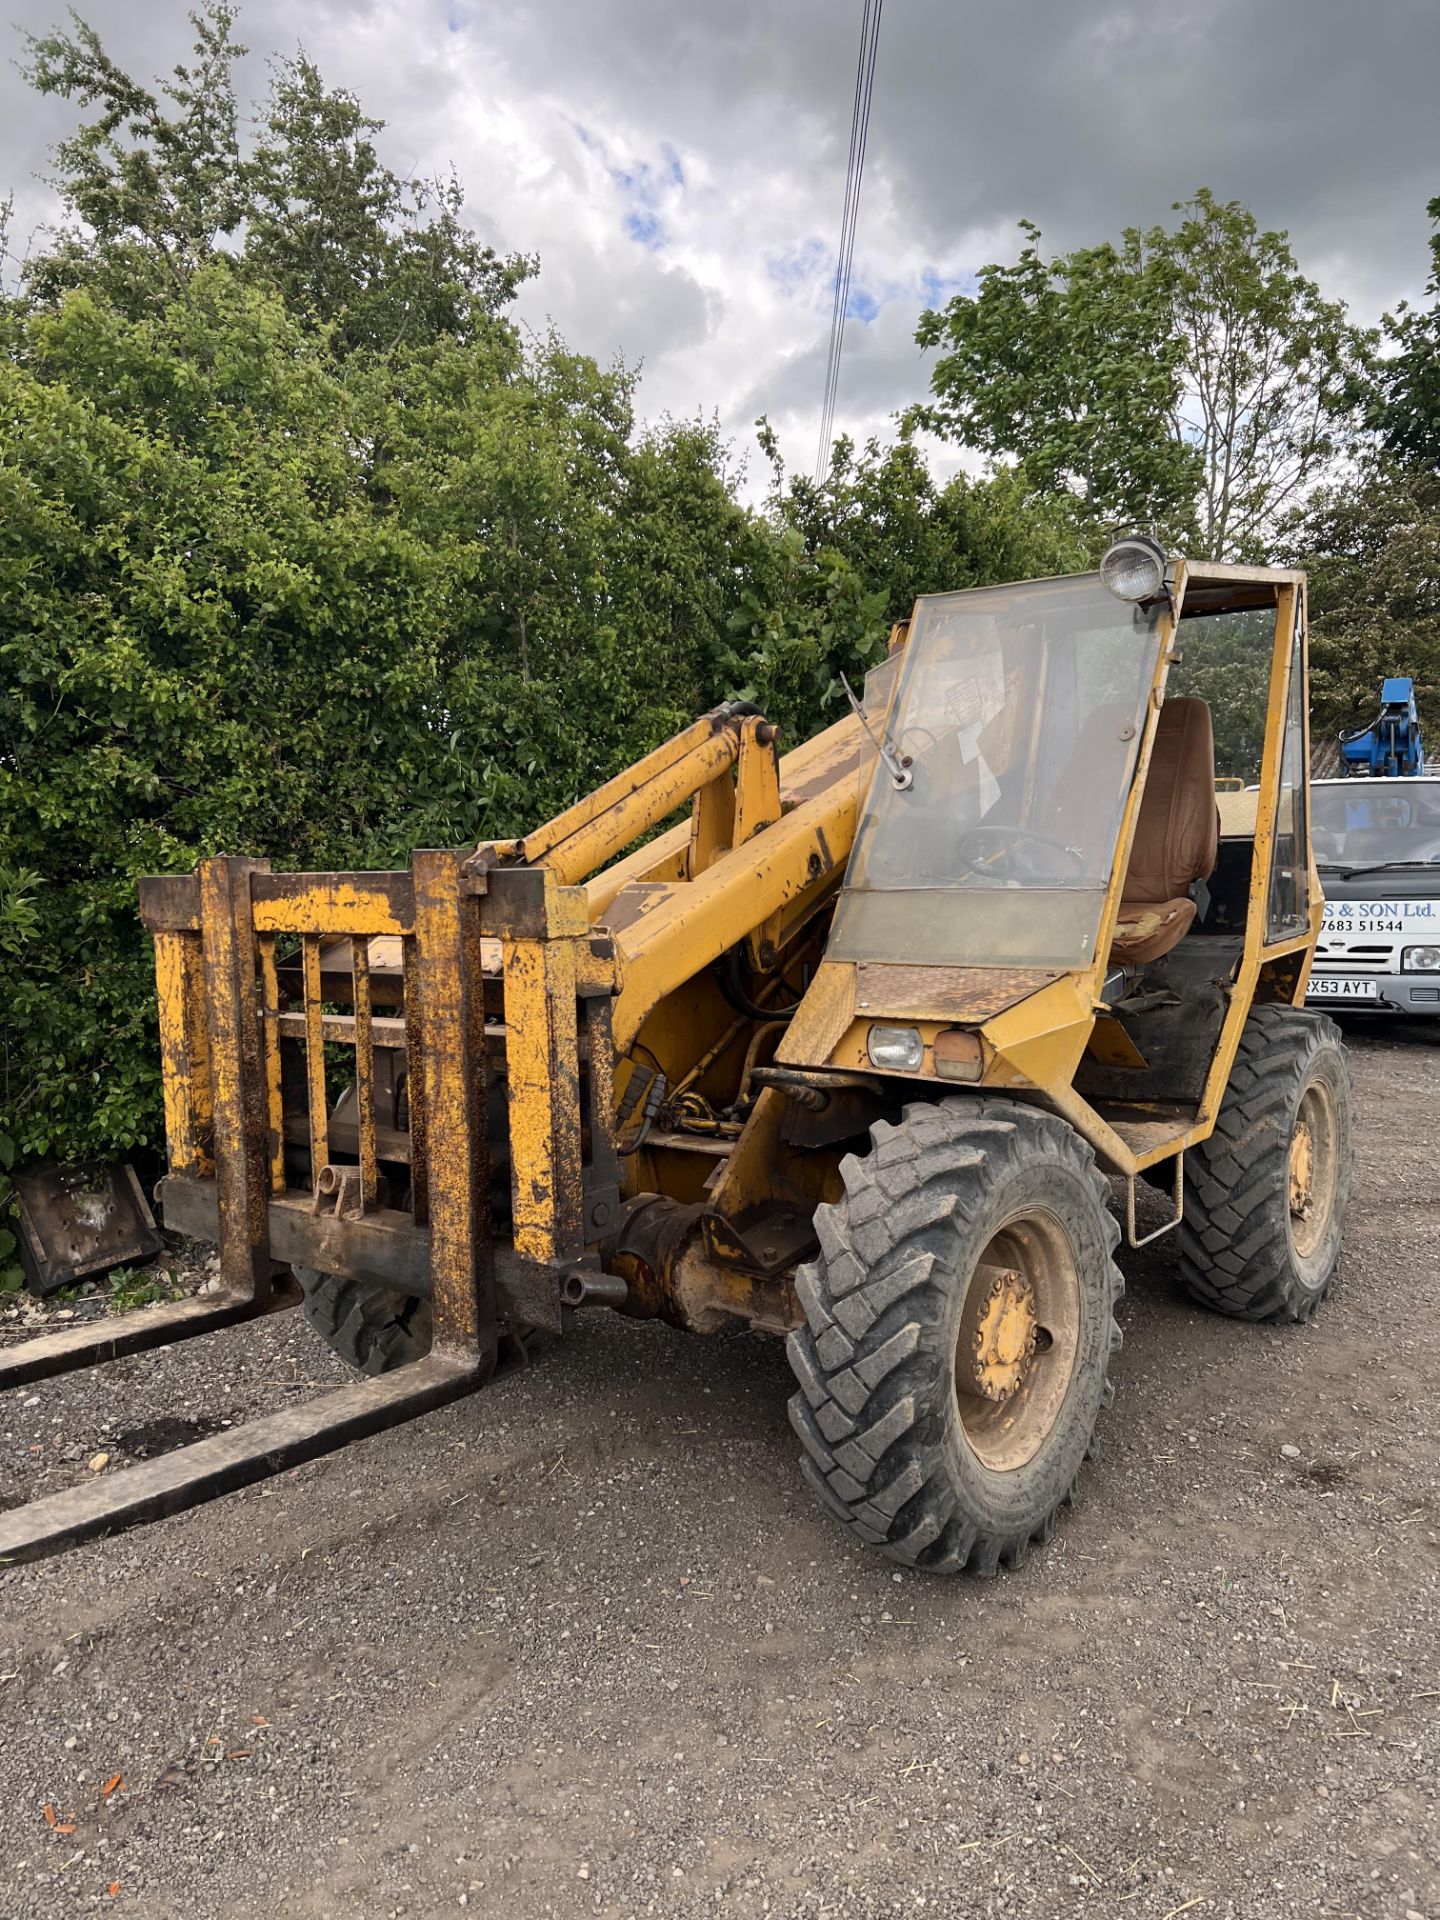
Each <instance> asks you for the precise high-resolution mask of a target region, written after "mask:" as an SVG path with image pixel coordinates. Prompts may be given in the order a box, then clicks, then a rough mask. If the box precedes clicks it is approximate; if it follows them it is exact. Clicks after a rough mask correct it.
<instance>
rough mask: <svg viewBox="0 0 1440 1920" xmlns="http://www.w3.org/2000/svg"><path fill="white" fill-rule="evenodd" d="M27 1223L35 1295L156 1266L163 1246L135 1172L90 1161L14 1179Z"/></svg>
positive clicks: (23, 1234)
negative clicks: (146, 1263)
mask: <svg viewBox="0 0 1440 1920" xmlns="http://www.w3.org/2000/svg"><path fill="white" fill-rule="evenodd" d="M11 1178H12V1180H13V1183H14V1187H15V1199H16V1205H17V1210H18V1212H19V1215H20V1264H21V1266H22V1267H23V1268H24V1270H25V1281H26V1284H27V1286H28V1287H29V1288H30V1291H31V1292H32V1293H38V1294H45V1293H54V1292H56V1291H57V1289H58V1288H60V1287H71V1286H74V1284H75V1282H76V1281H77V1280H83V1279H84V1278H85V1277H86V1275H87V1274H92V1273H105V1272H108V1270H109V1269H110V1268H111V1267H119V1266H124V1265H125V1264H126V1263H127V1262H129V1261H132V1260H149V1259H150V1258H151V1257H152V1256H153V1255H155V1254H157V1253H158V1252H159V1251H160V1248H161V1245H162V1244H163V1243H162V1241H161V1239H160V1235H159V1232H158V1231H157V1230H156V1226H155V1218H154V1215H153V1214H152V1213H151V1211H150V1209H149V1207H148V1206H147V1205H146V1202H145V1196H144V1194H143V1193H142V1192H141V1191H140V1182H139V1181H138V1180H137V1179H136V1177H135V1171H134V1168H133V1167H129V1166H125V1165H122V1164H119V1163H117V1162H115V1161H106V1160H84V1161H78V1162H76V1163H75V1164H73V1165H71V1166H65V1167H57V1166H53V1165H48V1166H38V1167H27V1168H26V1169H25V1170H24V1171H23V1172H21V1173H16V1174H13V1175H12V1176H11Z"/></svg>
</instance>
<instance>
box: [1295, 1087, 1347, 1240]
mask: <svg viewBox="0 0 1440 1920" xmlns="http://www.w3.org/2000/svg"><path fill="white" fill-rule="evenodd" d="M1339 1171H1340V1152H1339V1125H1338V1121H1337V1116H1336V1112H1335V1096H1334V1094H1333V1093H1332V1091H1331V1089H1330V1088H1329V1087H1328V1086H1327V1085H1326V1084H1325V1082H1324V1081H1323V1080H1312V1081H1311V1082H1310V1084H1309V1086H1308V1087H1306V1089H1305V1091H1304V1093H1302V1094H1301V1096H1300V1104H1299V1106H1298V1107H1297V1108H1296V1109H1295V1125H1294V1127H1293V1128H1292V1130H1291V1134H1290V1165H1289V1202H1290V1239H1291V1242H1292V1243H1293V1245H1294V1248H1295V1251H1296V1253H1297V1254H1298V1255H1299V1257H1300V1258H1301V1259H1302V1260H1307V1259H1309V1257H1310V1255H1311V1254H1313V1253H1314V1252H1315V1250H1316V1248H1317V1247H1319V1246H1320V1245H1321V1243H1322V1242H1323V1241H1324V1239H1325V1235H1326V1233H1327V1231H1328V1229H1329V1226H1330V1216H1331V1215H1332V1213H1333V1212H1334V1210H1335V1184H1336V1178H1337V1176H1338V1174H1339Z"/></svg>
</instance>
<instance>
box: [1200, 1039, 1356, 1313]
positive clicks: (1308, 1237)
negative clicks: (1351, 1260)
mask: <svg viewBox="0 0 1440 1920" xmlns="http://www.w3.org/2000/svg"><path fill="white" fill-rule="evenodd" d="M1354 1157H1355V1121H1354V1102H1353V1100H1352V1097H1351V1092H1350V1069H1349V1066H1348V1064H1347V1062H1346V1059H1345V1047H1344V1044H1343V1042H1342V1040H1341V1038H1340V1029H1339V1028H1338V1027H1337V1026H1336V1025H1335V1022H1334V1021H1333V1020H1330V1019H1328V1018H1327V1017H1326V1016H1325V1015H1324V1014H1323V1013H1308V1012H1306V1011H1305V1010H1304V1009H1302V1008H1300V1007H1279V1006H1275V1007H1269V1006H1267V1007H1255V1008H1253V1009H1252V1010H1251V1013H1250V1017H1249V1019H1248V1020H1247V1021H1246V1022H1245V1030H1244V1032H1243V1033H1242V1034H1241V1036H1240V1046H1239V1049H1238V1051H1237V1053H1236V1056H1235V1065H1234V1068H1233V1069H1232V1071H1231V1075H1230V1084H1229V1086H1228V1087H1227V1088H1226V1090H1225V1098H1224V1101H1223V1102H1222V1103H1221V1107H1220V1112H1219V1115H1218V1116H1217V1118H1216V1121H1215V1130H1214V1132H1213V1133H1212V1134H1211V1135H1210V1138H1209V1139H1208V1140H1206V1141H1204V1142H1202V1144H1201V1145H1200V1146H1198V1147H1192V1148H1191V1149H1190V1151H1189V1152H1188V1153H1187V1154H1186V1156H1185V1220H1184V1224H1183V1225H1182V1226H1181V1227H1180V1228H1179V1229H1178V1231H1177V1233H1176V1241H1177V1244H1178V1247H1179V1251H1180V1272H1181V1275H1182V1277H1183V1278H1184V1281H1185V1284H1186V1286H1187V1287H1188V1288H1189V1289H1190V1291H1191V1293H1192V1294H1193V1295H1194V1296H1195V1298H1196V1299H1197V1300H1200V1301H1203V1302H1204V1304H1205V1305H1206V1306H1207V1307H1213V1308H1214V1309H1215V1310H1216V1312H1217V1313H1226V1314H1232V1315H1234V1316H1235V1317H1236V1318H1238V1319H1241V1320H1308V1319H1309V1318H1310V1316H1311V1315H1312V1314H1313V1313H1314V1311H1315V1309H1316V1308H1317V1307H1318V1306H1319V1304H1320V1302H1321V1301H1322V1300H1323V1299H1324V1298H1325V1295H1326V1294H1327V1293H1328V1292H1329V1291H1330V1288H1331V1286H1332V1284H1333V1282H1334V1279H1335V1268H1336V1265H1337V1263H1338V1261H1339V1258H1340V1243H1341V1241H1342V1240H1343V1238H1344V1234H1345V1213H1346V1209H1347V1207H1348V1206H1349V1203H1350V1183H1351V1178H1352V1175H1353V1171H1354Z"/></svg>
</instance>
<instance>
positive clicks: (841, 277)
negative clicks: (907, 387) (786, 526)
mask: <svg viewBox="0 0 1440 1920" xmlns="http://www.w3.org/2000/svg"><path fill="white" fill-rule="evenodd" d="M883 5H884V0H864V9H863V12H862V14H861V17H860V58H859V60H858V62H857V63H856V67H855V104H854V107H853V108H852V109H851V113H850V153H849V157H848V159H847V160H846V163H845V205H844V208H843V210H842V212H841V215H840V249H839V252H838V253H837V255H836V257H835V294H834V299H833V301H832V304H831V310H830V350H829V353H828V354H827V356H826V361H825V390H824V393H823V395H822V397H821V401H820V446H819V451H818V452H817V454H816V456H815V479H816V482H817V483H818V482H820V481H822V480H823V479H824V478H825V475H826V472H827V471H828V469H829V465H830V440H831V434H832V433H833V431H834V426H835V396H836V394H837V393H838V392H839V388H840V354H841V350H842V348H843V346H844V344H845V312H846V309H847V308H848V306H849V304H850V263H851V261H852V260H853V259H854V256H855V227H856V223H857V221H858V219H859V217H860V182H861V180H862V179H863V178H864V174H865V142H866V138H867V136H868V135H869V132H870V96H871V94H872V92H873V91H874V87H875V55H876V52H877V50H878V48H879V45H880V9H881V8H882V6H883Z"/></svg>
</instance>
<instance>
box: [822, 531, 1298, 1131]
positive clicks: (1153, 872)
mask: <svg viewBox="0 0 1440 1920" xmlns="http://www.w3.org/2000/svg"><path fill="white" fill-rule="evenodd" d="M1121 544H1123V545H1127V546H1133V547H1138V548H1142V549H1145V548H1149V549H1153V552H1154V553H1155V555H1156V556H1157V562H1156V569H1157V574H1158V576H1159V581H1160V584H1159V586H1158V588H1157V587H1156V586H1155V585H1154V584H1153V582H1152V585H1151V588H1150V590H1148V591H1146V592H1144V593H1143V595H1142V596H1141V597H1137V598H1128V597H1126V595H1125V594H1124V593H1122V592H1120V591H1117V589H1116V586H1115V582H1114V580H1113V578H1112V579H1107V577H1106V574H1105V572H1104V570H1103V569H1102V571H1101V572H1098V573H1092V574H1082V575H1078V576H1074V577H1070V578H1065V579H1058V580H1042V581H1035V582H1030V583H1027V584H1024V585H1020V586H1004V587H994V588H980V589H972V590H969V591H966V592H963V593H955V594H942V595H934V596H926V597H922V598H921V599H920V600H919V601H917V603H916V606H915V612H914V616H913V618H912V621H911V624H910V629H909V636H908V640H907V642H906V644H905V646H904V649H903V652H901V653H899V654H898V655H892V657H891V659H890V660H889V661H887V662H886V663H885V665H884V666H883V667H881V668H879V669H877V670H876V672H875V673H874V674H872V676H871V678H870V681H869V682H867V687H866V701H865V718H866V722H867V726H868V727H869V729H870V731H871V734H872V738H873V740H874V742H875V745H876V746H877V748H878V749H879V751H878V753H877V757H876V760H875V762H874V763H873V770H872V772H871V776H870V780H869V790H868V794H867V797H866V799H865V801H864V804H863V807H862V812H861V818H860V824H859V827H858V830H857V834H856V840H855V846H854V850H853V852H852V855H851V860H850V866H849V870H848V872H847V874H846V880H845V886H844V889H843V891H842V894H841V898H840V901H839V904H838V907H837V910H836V916H835V923H834V929H833V933H832V938H831V945H830V953H831V955H832V956H833V957H835V958H837V959H845V960H850V961H854V962H856V963H858V964H860V965H862V966H871V967H885V966H887V965H893V966H897V967H899V966H910V967H912V968H915V967H924V968H927V969H932V968H955V969H966V970H969V969H976V970H982V969H999V968H1007V969H1010V970H1011V973H1012V976H1013V978H1014V980H1015V982H1016V984H1017V988H1018V989H1019V990H1020V991H1022V992H1033V991H1036V990H1038V988H1039V987H1041V986H1043V985H1044V984H1045V983H1046V982H1047V981H1050V980H1054V979H1056V978H1058V977H1060V976H1061V975H1064V974H1071V975H1074V974H1077V973H1082V972H1083V973H1087V974H1089V975H1091V977H1092V981H1093V991H1094V995H1095V1001H1096V1003H1097V1015H1098V1017H1097V1019H1096V1023H1095V1034H1094V1038H1093V1040H1092V1043H1091V1046H1090V1049H1089V1050H1088V1052H1087V1055H1086V1058H1085V1059H1084V1061H1083V1062H1082V1064H1081V1067H1080V1070H1079V1072H1078V1073H1077V1077H1076V1083H1075V1084H1076V1088H1077V1091H1080V1092H1082V1093H1084V1095H1085V1097H1086V1098H1088V1099H1093V1100H1094V1101H1096V1102H1097V1103H1105V1104H1107V1105H1109V1106H1110V1107H1111V1108H1112V1109H1113V1110H1115V1111H1119V1110H1120V1109H1121V1108H1123V1107H1127V1106H1130V1105H1140V1104H1143V1105H1144V1106H1145V1107H1146V1108H1147V1109H1148V1110H1152V1111H1153V1110H1154V1109H1155V1108H1157V1107H1159V1108H1163V1109H1166V1110H1173V1111H1174V1112H1176V1113H1177V1114H1181V1113H1184V1112H1187V1111H1188V1112H1192V1113H1193V1112H1194V1111H1196V1110H1198V1107H1199V1104H1200V1102H1201V1099H1202V1096H1203V1092H1204V1087H1205V1082H1206V1077H1207V1074H1208V1073H1209V1070H1210V1068H1211V1065H1212V1062H1213V1060H1214V1058H1215V1054H1216V1049H1217V1046H1218V1042H1219V1036H1220V1032H1221V1028H1222V1026H1223V1024H1224V1018H1225V1012H1226V1008H1227V1006H1228V1004H1229V999H1230V994H1231V992H1232V990H1233V987H1234V984H1235V981H1236V979H1237V977H1238V970H1239V968H1240V966H1241V963H1242V959H1243V957H1244V956H1245V954H1246V952H1247V933H1248V932H1249V931H1250V929H1251V926H1252V921H1254V922H1255V926H1254V938H1253V942H1252V944H1253V945H1254V946H1255V948H1256V950H1257V952H1259V951H1262V950H1264V949H1266V948H1275V947H1280V946H1286V945H1288V946H1289V947H1291V948H1292V949H1294V948H1295V947H1296V945H1297V943H1302V942H1303V941H1304V939H1305V938H1306V936H1307V934H1308V931H1309V922H1310V916H1311V910H1312V897H1311V878H1310V876H1311V868H1310V857H1309V846H1308V835H1307V807H1306V782H1305V772H1306V745H1305V711H1304V660H1303V591H1302V585H1301V582H1300V577H1299V576H1298V575H1294V574H1290V573H1288V572H1283V571H1280V570H1272V569H1259V568H1254V569H1251V568H1243V567H1241V568H1237V567H1224V566H1209V565H1205V564H1203V563H1201V564H1196V565H1193V566H1186V565H1185V564H1184V563H1174V562H1167V561H1166V560H1165V558H1164V556H1163V555H1160V553H1159V549H1158V548H1153V543H1148V542H1143V541H1136V542H1127V543H1121ZM1112 551H1113V550H1112ZM1142 557H1143V556H1142ZM1109 558H1110V556H1107V565H1108V563H1109ZM1292 640H1298V641H1299V644H1296V645H1294V646H1292ZM1272 702H1279V703H1280V705H1281V724H1280V726H1279V727H1278V728H1277V729H1276V739H1277V743H1278V752H1277V755H1276V757H1277V760H1278V761H1279V764H1278V765H1276V766H1273V767H1271V768H1270V769H1268V771H1267V770H1266V769H1265V768H1264V767H1263V766H1262V762H1263V760H1264V748H1265V741H1266V736H1267V718H1268V716H1269V713H1270V708H1271V703H1272ZM1152 721H1153V724H1152ZM1147 733H1148V738H1147ZM1262 778H1264V779H1266V780H1268V781H1270V782H1272V783H1277V784H1278V787H1279V792H1278V795H1277V801H1276V808H1275V814H1274V818H1273V822H1272V825H1271V831H1270V836H1269V839H1270V847H1269V851H1270V865H1269V873H1268V877H1267V879H1266V882H1265V885H1264V886H1263V888H1262V889H1261V891H1260V893H1259V894H1258V895H1257V894H1256V892H1255V889H1254V887H1253V886H1252V880H1253V874H1252V869H1253V866H1254V860H1255V847H1256V818H1257V807H1256V791H1255V790H1258V787H1259V784H1260V782H1261V781H1262ZM1246 789H1250V790H1251V791H1246ZM1137 790H1138V791H1137ZM1236 802H1239V803H1241V804H1239V805H1236V804H1235V803H1236ZM1300 964H1301V961H1300V959H1299V958H1296V959H1293V960H1291V961H1289V962H1286V963H1285V964H1282V963H1281V962H1280V960H1279V957H1278V956H1277V958H1276V961H1275V963H1274V965H1275V967H1276V969H1277V971H1276V972H1275V974H1274V979H1275V990H1276V997H1289V994H1290V992H1291V991H1292V990H1293V984H1294V980H1296V979H1298V967H1299V965H1300ZM1287 966H1289V967H1290V968H1291V969H1292V972H1291V973H1289V974H1287V972H1286V967H1287ZM977 977H978V976H977ZM1287 981H1288V985H1287Z"/></svg>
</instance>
